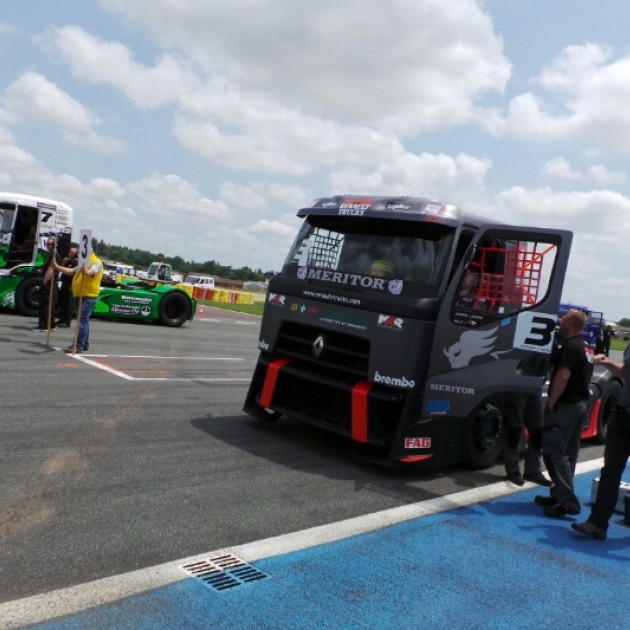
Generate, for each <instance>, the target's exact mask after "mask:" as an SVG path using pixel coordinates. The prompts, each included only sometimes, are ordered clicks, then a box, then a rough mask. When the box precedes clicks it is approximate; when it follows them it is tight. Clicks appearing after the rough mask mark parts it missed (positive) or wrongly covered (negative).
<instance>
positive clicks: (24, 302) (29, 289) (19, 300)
mask: <svg viewBox="0 0 630 630" xmlns="http://www.w3.org/2000/svg"><path fill="white" fill-rule="evenodd" d="M41 286H42V281H41V278H40V277H39V276H29V277H28V278H24V280H23V281H22V282H20V284H19V285H18V287H17V289H16V290H15V310H16V311H17V312H18V313H20V315H26V316H27V317H37V315H38V313H39V290H40V288H41Z"/></svg>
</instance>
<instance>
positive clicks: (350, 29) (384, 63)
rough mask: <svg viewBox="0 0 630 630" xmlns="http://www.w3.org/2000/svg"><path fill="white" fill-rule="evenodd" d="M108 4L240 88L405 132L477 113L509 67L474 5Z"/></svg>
mask: <svg viewBox="0 0 630 630" xmlns="http://www.w3.org/2000/svg"><path fill="white" fill-rule="evenodd" d="M102 4H103V5H104V6H106V7H109V8H110V10H112V11H115V12H117V13H118V14H122V15H124V16H125V17H126V18H128V19H131V20H133V21H135V22H136V23H138V24H140V25H142V27H143V28H146V27H148V28H150V29H151V31H152V33H153V34H154V36H155V37H157V38H158V39H159V40H160V41H161V42H162V44H163V45H164V46H165V47H168V48H171V49H179V50H186V52H187V54H188V55H190V56H191V57H192V58H194V59H195V60H196V62H197V63H198V64H199V65H200V66H201V67H203V68H204V69H205V71H206V72H207V73H208V74H209V75H212V76H214V75H220V76H224V77H226V76H229V77H230V78H231V81H233V82H234V83H233V85H234V87H237V88H238V89H241V90H245V91H253V92H259V93H265V94H267V95H270V96H271V97H272V98H273V99H278V100H282V101H283V102H285V103H287V105H288V107H290V108H295V107H298V106H299V108H300V110H303V111H306V112H310V113H311V114H312V115H315V116H326V117H330V118H333V119H337V120H342V121H345V122H351V123H352V124H356V123H360V124H369V125H373V126H377V127H382V128H385V129H389V130H397V131H399V132H403V133H416V132H418V131H422V130H426V129H434V128H436V127H441V126H450V125H454V124H459V123H461V122H463V121H465V120H467V119H468V117H469V116H470V113H471V110H472V107H473V102H474V100H475V99H476V98H478V97H479V96H480V95H482V94H484V93H486V92H488V91H495V92H501V91H502V90H503V89H504V87H505V83H506V81H507V79H508V77H509V74H510V65H509V63H508V62H507V60H506V59H505V57H504V56H503V54H502V42H501V39H500V38H499V37H497V35H496V34H495V33H494V32H493V29H492V23H491V21H490V19H489V18H488V16H487V15H486V14H485V13H484V12H482V11H481V10H480V9H479V7H478V6H477V4H476V3H475V2H471V1H469V0H426V1H425V2H417V1H416V0H390V1H389V2H387V3H386V4H384V3H382V2H378V1H376V0H347V1H346V2H343V3H336V4H330V3H313V2H304V1H303V0H302V1H296V2H289V3H287V2H284V1H280V0H258V1H257V2H256V7H255V10H253V9H252V4H251V2H250V1H249V0H215V1H214V2H211V3H208V2H206V1H205V0H188V2H187V3H186V5H185V6H182V5H181V3H173V2H172V1H171V0H136V1H135V2H133V3H129V2H125V1H123V0H105V1H104V2H103V3H102ZM262 16H264V28H261V17H262Z"/></svg>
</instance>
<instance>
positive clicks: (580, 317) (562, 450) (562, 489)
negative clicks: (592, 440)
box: [534, 310, 593, 518]
mask: <svg viewBox="0 0 630 630" xmlns="http://www.w3.org/2000/svg"><path fill="white" fill-rule="evenodd" d="M586 321H587V318H586V314H585V313H583V312H582V311H578V310H570V311H569V312H568V313H567V314H566V315H565V316H564V317H563V318H562V320H561V322H560V327H559V329H558V334H559V335H560V336H561V338H562V346H561V347H560V350H559V352H558V354H557V356H556V358H555V361H554V363H553V365H552V376H551V382H550V383H549V395H548V398H547V406H546V407H545V410H544V427H543V456H544V460H545V464H546V466H547V471H548V472H549V475H550V477H551V480H552V482H553V486H552V487H551V492H550V495H549V496H548V497H543V496H537V497H536V498H535V499H534V500H535V501H536V503H538V504H539V505H543V506H544V513H545V514H546V515H547V516H552V517H556V518H558V517H563V516H567V515H575V514H579V513H580V512H581V505H580V500H579V499H578V498H577V496H576V495H575V492H574V489H573V475H574V474H575V464H576V461H577V456H578V453H579V450H580V441H581V438H582V428H583V426H584V422H585V420H586V416H587V407H588V398H589V395H590V392H589V385H590V382H591V376H592V374H593V355H592V351H590V349H589V351H587V348H586V346H585V341H584V338H583V337H582V331H583V330H584V326H585V325H586Z"/></svg>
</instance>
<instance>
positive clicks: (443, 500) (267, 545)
mask: <svg viewBox="0 0 630 630" xmlns="http://www.w3.org/2000/svg"><path fill="white" fill-rule="evenodd" d="M603 463H604V460H603V458H600V459H594V460H591V461H587V462H581V463H578V465H577V467H576V474H580V473H586V472H592V471H593V470H597V469H599V468H601V467H602V466H603ZM533 487H536V486H535V484H533V483H530V482H526V483H525V485H524V486H523V487H519V486H515V485H513V484H511V483H509V482H508V481H499V482H497V483H493V484H491V485H489V486H484V487H482V488H473V489H471V490H464V491H462V492H456V493H454V494H449V495H447V496H444V497H438V498H435V499H429V500H428V501H422V502H420V503H412V504H410V505H403V506H401V507H397V508H391V509H389V510H383V511H381V512H375V513H374V514H367V515H365V516H358V517H355V518H350V519H347V520H345V521H339V522H337V523H331V524H329V525H320V526H319V527H312V528H310V529H305V530H303V531H300V532H294V533H291V534H284V535H282V536H275V537H273V538H266V539H264V540H259V541H256V542H252V543H246V544H244V545H238V546H236V547H226V548H225V549H217V550H215V551H209V552H207V553H204V554H198V555H195V556H191V557H190V558H183V559H181V560H177V561H173V562H168V563H166V564H160V565H156V566H154V567H149V568H148V569H140V570H139V571H133V572H131V573H125V574H123V575H115V576H113V577H109V578H104V579H102V580H95V581H93V582H87V583H86V584H81V585H79V586H72V587H69V588H64V589H59V590H57V591H51V592H50V593H44V594H42V595H35V596H33V597H27V598H24V599H18V600H16V601H13V602H7V603H5V604H0V628H11V627H16V624H20V625H25V624H29V623H41V622H43V621H48V620H52V619H54V618H55V617H61V616H63V615H70V614H73V613H77V612H80V611H82V610H87V609H88V608H93V607H95V606H100V605H103V604H107V603H111V602H115V601H118V600H120V599H124V598H125V597H131V596H132V595H137V594H139V593H143V592H146V591H149V590H152V589H155V588H159V587H161V586H167V585H168V584H173V583H175V582H179V581H180V580H184V579H190V578H189V577H187V576H186V575H184V574H183V572H182V570H181V566H182V565H185V564H192V563H193V562H196V561H199V560H203V559H206V558H209V557H213V556H215V555H221V554H224V553H231V554H233V555H235V556H238V557H239V558H242V559H243V560H245V561H246V562H254V561H256V560H260V559H262V558H269V557H272V556H277V555H281V554H285V553H290V552H293V551H301V550H302V549H308V548H309V547H315V546H317V545H323V544H326V543H331V542H335V541H337V540H343V539H344V538H350V537H351V536H357V535H359V534H365V533H367V532H371V531H375V530H377V529H382V528H383V527H389V526H390V525H396V524H397V523H403V522H405V521H408V520H411V519H414V518H422V517H423V516H429V515H431V514H438V513H440V512H447V511H448V510H453V509H455V508H459V507H465V506H467V505H472V504H475V503H480V502H482V501H489V500H491V499H496V498H498V497H501V496H506V495H509V494H514V493H515V492H520V491H522V490H524V489H527V488H533ZM5 624H6V625H5Z"/></svg>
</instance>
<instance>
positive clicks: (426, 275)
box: [283, 216, 454, 297]
mask: <svg viewBox="0 0 630 630" xmlns="http://www.w3.org/2000/svg"><path fill="white" fill-rule="evenodd" d="M453 233H454V229H453V228H452V227H449V226H445V225H440V224H437V223H429V222H407V221H405V222H400V221H397V222H393V221H383V220H380V221H379V220H372V221H369V220H360V221H357V220H347V219H340V218H338V217H328V216H325V217H321V216H320V217H308V218H307V219H306V220H305V222H304V224H303V225H302V229H301V230H300V232H299V233H298V235H297V238H296V240H295V242H294V244H293V246H292V247H291V250H290V252H289V255H288V256H287V259H286V261H285V265H284V269H283V273H284V274H285V275H289V276H296V275H297V276H298V277H300V278H303V279H307V280H315V281H318V280H320V281H324V282H327V281H329V282H333V283H338V284H342V285H349V286H352V287H354V288H359V289H360V288H366V289H379V288H382V287H385V286H388V287H389V292H390V293H394V292H396V293H398V292H400V293H403V294H407V295H415V296H418V297H435V296H437V295H438V293H439V290H440V286H441V285H442V280H443V277H444V273H445V269H446V264H447V261H448V258H449V253H450V251H451V247H452V242H453ZM370 278H383V279H386V281H387V283H388V284H387V285H385V284H384V283H383V282H375V281H370ZM390 280H395V281H398V283H394V284H392V283H391V282H389V281H390ZM392 288H395V289H396V290H395V291H393V290H392Z"/></svg>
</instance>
